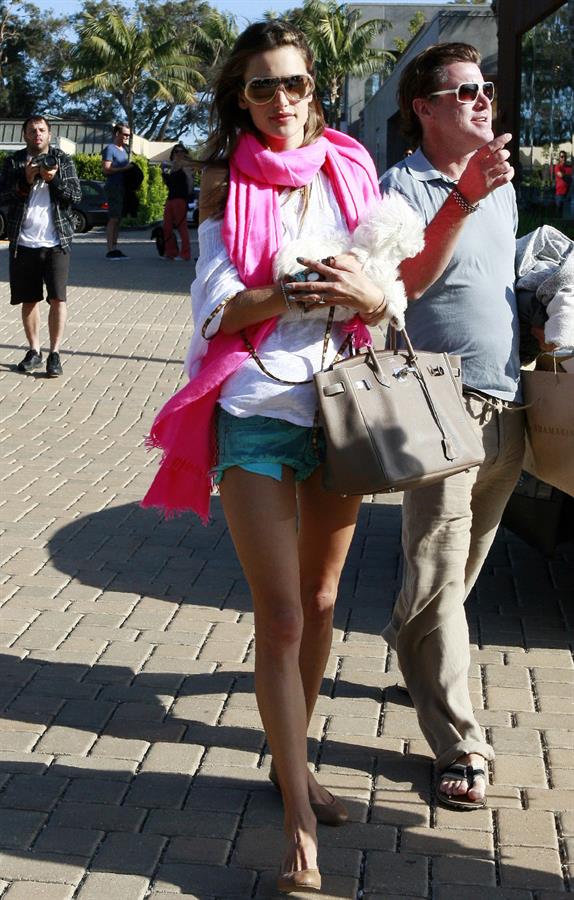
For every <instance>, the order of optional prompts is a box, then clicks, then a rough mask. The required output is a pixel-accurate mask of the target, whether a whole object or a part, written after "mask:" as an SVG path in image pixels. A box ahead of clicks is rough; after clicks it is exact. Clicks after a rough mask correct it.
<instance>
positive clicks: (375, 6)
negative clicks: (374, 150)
mask: <svg viewBox="0 0 574 900" xmlns="http://www.w3.org/2000/svg"><path fill="white" fill-rule="evenodd" d="M349 6H350V7H351V9H359V10H360V12H361V21H363V22H367V21H369V20H370V19H386V20H387V21H388V22H390V23H391V25H392V27H391V28H389V29H387V30H386V31H384V32H383V34H380V35H377V37H376V38H375V39H374V40H373V44H372V46H373V47H377V48H378V49H381V50H392V51H394V50H395V43H394V40H395V38H402V39H403V40H406V41H409V40H410V39H411V36H410V34H409V22H410V20H411V19H412V18H413V16H414V15H415V13H417V12H422V13H424V16H425V18H426V21H427V24H428V23H429V22H431V20H432V19H433V18H434V17H435V15H436V14H437V13H439V12H442V11H444V10H448V11H451V12H452V11H456V10H468V7H467V6H465V5H464V4H453V3H429V4H425V5H421V4H420V3H349ZM366 82H367V79H366V78H348V79H347V84H346V96H345V114H344V120H345V123H346V125H345V127H346V128H348V129H349V131H351V132H352V133H355V129H354V128H353V123H357V122H358V119H359V115H360V112H361V110H362V109H363V107H364V106H365V102H366V100H365V85H366Z"/></svg>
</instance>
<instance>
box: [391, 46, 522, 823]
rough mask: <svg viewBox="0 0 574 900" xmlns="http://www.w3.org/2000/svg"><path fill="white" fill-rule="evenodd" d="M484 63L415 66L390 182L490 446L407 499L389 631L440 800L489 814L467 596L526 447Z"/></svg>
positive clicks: (509, 173) (509, 234)
mask: <svg viewBox="0 0 574 900" xmlns="http://www.w3.org/2000/svg"><path fill="white" fill-rule="evenodd" d="M479 65H480V55H479V54H478V51H477V50H476V49H475V48H474V47H471V46H470V45H468V44H461V43H447V44H437V45H435V46H433V47H429V48H427V49H426V50H424V51H423V52H422V53H420V54H419V55H418V56H417V57H415V58H414V59H413V60H411V61H410V62H409V63H408V64H407V66H406V67H405V69H404V71H403V73H402V76H401V79H400V85H399V101H400V108H401V117H402V123H403V130H404V132H405V134H406V135H407V137H408V139H409V143H410V144H411V146H413V147H414V146H416V147H417V148H418V149H417V150H416V151H415V152H414V153H413V154H412V155H411V156H409V157H407V158H405V159H403V160H401V162H399V163H398V164H397V165H396V166H393V167H392V168H391V169H389V170H388V171H387V172H386V173H385V175H384V176H383V178H382V185H383V187H384V188H385V190H396V191H399V192H400V193H401V194H402V196H403V197H405V199H406V200H407V201H408V202H410V203H411V205H412V206H413V207H414V208H415V209H416V210H417V212H418V213H419V214H421V215H422V216H423V218H424V219H425V222H426V225H427V228H426V232H425V239H426V244H425V248H424V250H423V251H422V253H420V254H419V256H418V257H415V258H414V259H412V260H405V262H404V263H403V264H402V266H401V275H402V278H403V281H404V284H405V289H406V292H407V296H408V298H409V301H411V302H409V305H408V310H407V316H406V325H407V331H408V333H409V337H410V339H411V341H412V343H413V345H414V346H415V347H416V348H419V349H421V350H436V351H447V352H449V353H452V354H458V355H460V356H461V357H462V375H463V385H464V393H465V398H466V405H467V409H468V412H469V415H470V417H471V419H472V421H473V423H474V426H475V428H476V431H477V433H478V434H479V436H480V438H481V440H482V444H483V447H484V451H485V461H484V463H483V464H482V466H480V467H479V468H478V469H477V468H475V469H472V470H470V471H468V472H462V473H460V474H458V475H453V476H451V477H450V478H446V479H445V480H444V481H443V482H439V483H438V484H434V485H431V486H430V487H423V488H419V489H418V490H415V491H407V492H405V496H404V503H403V535H402V539H403V551H404V559H405V566H404V577H403V585H402V589H401V592H400V594H399V597H398V599H397V603H396V605H395V609H394V610H393V615H392V619H391V622H390V623H389V625H388V626H387V628H386V629H385V631H384V632H383V633H384V636H385V638H386V639H387V640H388V641H389V643H390V644H391V645H392V646H393V647H395V648H396V650H397V654H398V658H399V664H400V667H401V671H402V673H403V676H404V678H405V682H406V685H407V687H408V689H409V692H410V694H411V697H412V699H413V702H414V704H415V707H416V710H417V714H418V718H419V722H420V724H421V727H422V729H423V732H424V734H425V737H426V738H427V740H428V742H429V744H430V746H431V748H432V750H433V752H434V754H435V757H436V760H435V765H436V769H437V775H438V778H437V782H438V783H437V791H436V796H437V800H438V802H440V803H441V804H443V805H446V806H449V807H456V808H459V809H473V808H477V807H478V808H480V807H481V806H484V805H485V791H486V773H485V761H488V760H492V759H493V758H494V753H493V750H492V747H491V746H490V745H489V744H488V743H487V742H486V741H485V738H484V735H483V733H482V731H481V728H480V726H479V724H478V722H477V720H476V717H475V715H474V711H473V707H472V703H471V700H470V694H469V686H468V670H469V664H470V648H469V635H468V626H467V622H466V616H465V611H464V601H465V599H466V598H467V596H468V594H469V592H470V591H471V589H472V587H473V585H474V583H475V581H476V579H477V577H478V574H479V572H480V569H481V567H482V564H483V562H484V560H485V558H486V555H487V553H488V550H489V548H490V546H491V544H492V541H493V540H494V536H495V533H496V529H497V527H498V525H499V522H500V519H501V516H502V512H503V510H504V507H505V505H506V502H507V499H508V497H509V495H510V493H511V491H512V489H513V487H514V485H515V483H516V481H517V479H518V476H519V474H520V469H521V463H522V457H523V441H524V426H523V418H522V412H521V411H520V409H518V406H519V401H520V394H519V392H520V371H519V370H520V364H519V358H518V339H519V327H518V316H517V311H516V300H515V294H514V253H515V231H516V224H517V211H516V201H515V196H514V189H513V188H512V185H511V184H510V182H511V179H512V177H513V175H514V170H513V169H512V167H511V166H510V164H509V162H508V157H509V153H508V150H506V149H505V146H506V144H507V143H508V141H509V140H510V138H511V135H509V134H504V135H500V136H499V137H497V138H495V137H494V134H493V131H492V105H491V104H492V100H493V97H494V85H493V84H492V82H485V80H484V78H483V76H482V73H481V70H480V67H479Z"/></svg>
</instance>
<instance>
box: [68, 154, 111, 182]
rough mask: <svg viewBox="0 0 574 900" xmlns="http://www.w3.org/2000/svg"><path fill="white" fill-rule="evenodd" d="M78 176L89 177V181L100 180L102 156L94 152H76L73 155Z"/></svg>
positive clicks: (102, 176) (101, 175)
mask: <svg viewBox="0 0 574 900" xmlns="http://www.w3.org/2000/svg"><path fill="white" fill-rule="evenodd" d="M74 163H75V165H76V172H77V173H78V178H89V179H90V180H91V181H102V180H103V178H104V173H103V172H102V157H101V156H100V155H98V154H95V153H76V155H75V156H74Z"/></svg>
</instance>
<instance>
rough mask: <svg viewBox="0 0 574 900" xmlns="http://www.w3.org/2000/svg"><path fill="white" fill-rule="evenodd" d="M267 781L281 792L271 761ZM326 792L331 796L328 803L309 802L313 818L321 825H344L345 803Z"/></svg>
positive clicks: (346, 812) (345, 816) (346, 817)
mask: <svg viewBox="0 0 574 900" xmlns="http://www.w3.org/2000/svg"><path fill="white" fill-rule="evenodd" d="M269 781H270V782H271V783H272V784H273V785H274V786H275V787H276V788H277V790H278V791H279V793H281V785H280V784H279V779H278V777H277V772H276V771H275V766H274V765H273V763H271V768H270V769H269ZM328 793H329V797H330V798H331V799H330V801H329V802H328V803H311V809H312V810H313V812H314V813H315V818H316V819H317V821H318V822H320V823H321V825H331V826H332V827H336V826H337V825H344V824H345V822H346V821H347V820H348V818H349V810H348V809H347V807H346V806H345V804H344V803H341V801H340V800H338V799H337V798H336V797H334V796H333V794H331V793H330V792H328Z"/></svg>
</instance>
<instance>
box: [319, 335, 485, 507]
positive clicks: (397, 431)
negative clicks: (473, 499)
mask: <svg viewBox="0 0 574 900" xmlns="http://www.w3.org/2000/svg"><path fill="white" fill-rule="evenodd" d="M399 333H400V334H401V335H402V337H403V339H404V342H405V345H406V349H404V350H403V349H400V350H396V349H394V350H377V351H375V350H373V349H372V348H368V350H367V352H366V353H360V354H357V355H356V356H351V357H350V358H348V359H344V360H342V361H341V362H336V363H334V364H333V365H332V366H331V367H330V368H329V369H326V370H325V371H321V372H318V373H317V374H316V375H315V376H314V378H315V386H316V389H317V397H318V402H319V422H320V424H321V425H322V427H323V430H324V433H325V439H326V443H327V459H326V463H325V466H324V476H323V484H324V487H325V488H326V490H328V491H334V492H336V493H338V494H374V493H383V492H388V491H402V490H407V489H408V490H411V489H413V488H416V487H420V486H421V485H427V484H431V483H432V482H434V481H438V480H440V479H442V478H445V477H446V476H447V475H454V474H455V473H456V472H462V471H464V470H465V469H470V468H472V467H473V466H477V465H480V463H481V462H482V461H483V459H484V452H483V449H482V445H481V443H480V440H479V438H478V437H477V435H476V433H475V431H474V429H473V427H472V423H471V420H470V418H469V416H468V414H467V412H466V409H465V406H464V401H463V398H462V386H461V369H460V359H459V358H458V357H452V356H449V355H448V354H447V353H429V352H427V351H417V352H415V351H414V350H413V347H412V344H411V342H410V340H409V338H408V335H407V334H406V332H405V331H402V332H399Z"/></svg>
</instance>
